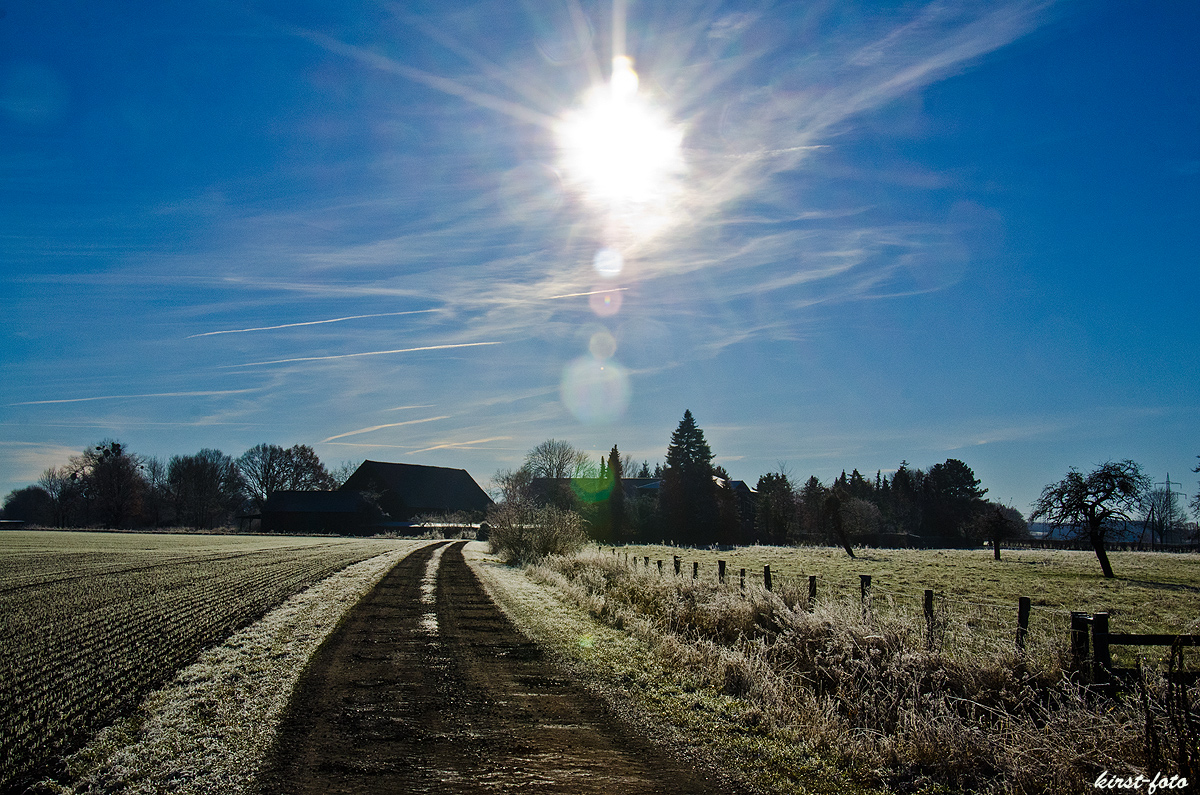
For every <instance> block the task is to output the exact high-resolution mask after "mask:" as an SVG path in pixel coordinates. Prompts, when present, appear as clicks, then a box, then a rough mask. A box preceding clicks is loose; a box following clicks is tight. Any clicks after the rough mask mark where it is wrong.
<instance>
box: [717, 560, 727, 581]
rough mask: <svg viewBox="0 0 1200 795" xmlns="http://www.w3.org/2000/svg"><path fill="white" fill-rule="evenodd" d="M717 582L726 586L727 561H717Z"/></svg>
mask: <svg viewBox="0 0 1200 795" xmlns="http://www.w3.org/2000/svg"><path fill="white" fill-rule="evenodd" d="M717 581H718V582H720V583H721V584H722V585H724V584H725V561H723V560H718V561H717Z"/></svg>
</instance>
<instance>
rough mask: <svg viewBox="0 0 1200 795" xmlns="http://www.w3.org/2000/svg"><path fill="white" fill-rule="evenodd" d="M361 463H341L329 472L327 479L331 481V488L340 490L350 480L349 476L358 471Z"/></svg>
mask: <svg viewBox="0 0 1200 795" xmlns="http://www.w3.org/2000/svg"><path fill="white" fill-rule="evenodd" d="M362 463H363V462H362V461H343V462H342V463H340V464H338V465H337V466H335V467H334V468H333V469H331V470H329V477H330V478H332V479H333V488H335V489H340V488H341V487H342V486H343V484H345V482H346V481H347V480H349V479H350V476H351V475H353V474H354V473H355V472H357V471H358V468H359V467H360V466H362Z"/></svg>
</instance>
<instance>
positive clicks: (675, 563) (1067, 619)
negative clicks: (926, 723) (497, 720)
mask: <svg viewBox="0 0 1200 795" xmlns="http://www.w3.org/2000/svg"><path fill="white" fill-rule="evenodd" d="M609 549H610V550H611V553H612V554H613V555H617V556H622V555H623V556H624V560H625V562H626V564H627V565H629V566H630V567H636V568H637V569H638V570H640V571H642V572H644V573H647V574H654V573H657V574H659V575H661V576H677V577H681V578H691V579H694V580H698V581H704V582H707V583H710V584H711V585H713V586H714V587H718V588H727V589H730V590H742V591H744V590H746V589H750V588H763V589H766V590H769V591H772V592H774V593H776V594H778V595H779V596H780V597H781V598H782V599H783V601H784V602H785V604H787V605H788V606H789V607H794V608H802V609H809V610H813V609H817V608H818V607H820V606H822V605H840V606H843V607H844V606H846V605H853V606H855V607H856V608H858V610H860V611H861V614H862V617H863V619H864V620H869V621H872V622H876V623H878V624H879V625H880V626H883V625H887V626H888V627H890V628H893V629H894V628H898V627H899V628H904V627H906V628H908V629H909V630H910V631H914V628H916V630H918V631H921V632H922V633H923V639H924V643H925V646H926V648H929V649H937V650H939V651H941V652H942V653H944V654H947V655H949V656H956V655H958V654H962V655H976V654H979V653H990V654H1011V653H1016V654H1019V655H1024V656H1026V657H1028V658H1035V659H1040V660H1043V661H1047V662H1053V663H1054V664H1056V665H1059V666H1062V667H1064V668H1066V667H1068V666H1069V665H1071V656H1072V649H1071V642H1072V641H1071V629H1072V623H1071V620H1072V619H1071V616H1072V612H1071V611H1070V610H1067V609H1066V608H1060V607H1050V606H1046V605H1037V604H1034V603H1033V599H1032V597H1020V598H1018V599H1016V600H1014V601H989V600H986V599H971V598H964V597H962V596H958V595H954V594H948V593H945V592H935V591H934V590H932V589H925V590H923V591H919V592H918V591H912V590H904V589H900V588H895V587H890V586H889V585H888V583H886V582H885V581H881V580H879V579H878V578H876V577H874V576H872V575H865V574H864V575H859V576H858V578H857V582H856V581H854V579H853V578H852V577H836V578H829V577H826V576H824V575H796V574H793V573H786V574H783V573H779V572H773V571H772V570H771V567H770V565H763V566H762V567H761V568H754V569H749V568H746V567H742V566H737V567H734V566H733V565H731V563H730V562H729V561H726V560H721V559H717V560H716V561H715V563H714V561H712V560H706V561H698V560H686V559H684V558H683V557H681V556H678V555H674V556H672V557H671V558H670V559H668V558H660V557H657V556H653V555H644V554H642V555H638V554H631V553H629V552H627V551H624V550H621V549H619V548H615V547H610V548H609ZM603 550H604V548H603V547H601V548H600V551H601V552H603ZM1146 656H1147V653H1146V652H1142V651H1139V650H1137V649H1135V648H1134V647H1124V648H1120V649H1118V650H1117V651H1116V652H1115V657H1114V664H1122V665H1127V666H1132V665H1135V664H1137V663H1138V662H1139V661H1141V662H1142V663H1143V664H1148V663H1150V664H1152V663H1154V662H1155V661H1156V660H1155V659H1150V660H1147V659H1146ZM1160 656H1163V655H1162V654H1157V653H1150V657H1151V658H1156V657H1160ZM1160 662H1161V661H1160Z"/></svg>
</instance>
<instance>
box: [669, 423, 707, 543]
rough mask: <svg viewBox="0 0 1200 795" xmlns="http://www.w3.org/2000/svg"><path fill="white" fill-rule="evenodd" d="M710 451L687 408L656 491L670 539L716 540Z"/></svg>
mask: <svg viewBox="0 0 1200 795" xmlns="http://www.w3.org/2000/svg"><path fill="white" fill-rule="evenodd" d="M712 459H713V453H712V449H711V448H709V446H708V442H707V441H705V439H704V431H702V430H701V429H700V427H699V426H698V425H696V419H695V418H694V417H693V416H692V412H691V411H690V410H687V411H684V413H683V419H682V420H680V422H679V427H678V428H676V429H675V432H674V433H672V434H671V443H670V444H669V445H668V446H667V466H666V469H665V470H664V472H663V479H662V485H661V487H660V493H659V510H660V511H661V512H662V517H663V524H664V527H665V529H666V530H667V532H668V533H669V534H670V537H671V539H672V540H675V541H680V542H682V543H685V544H697V545H699V544H711V543H714V542H715V541H717V540H718V538H717V536H718V534H719V532H720V526H721V525H720V514H719V511H718V506H717V492H716V485H715V484H714V483H713V466H712Z"/></svg>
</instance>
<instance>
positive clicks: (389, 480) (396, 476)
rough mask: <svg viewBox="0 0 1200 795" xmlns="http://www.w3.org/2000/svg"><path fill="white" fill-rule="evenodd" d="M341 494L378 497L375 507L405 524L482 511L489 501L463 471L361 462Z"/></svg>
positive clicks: (343, 486) (420, 465) (414, 465)
mask: <svg viewBox="0 0 1200 795" xmlns="http://www.w3.org/2000/svg"><path fill="white" fill-rule="evenodd" d="M341 491H352V492H365V493H370V494H377V495H378V496H379V507H381V508H383V510H385V511H387V512H388V514H389V515H391V517H392V519H395V520H397V521H402V522H407V521H411V520H412V519H413V518H414V517H417V516H420V515H422V514H444V513H453V512H456V511H466V512H469V513H474V512H482V511H486V510H487V509H488V508H489V507H491V505H492V499H491V497H488V495H487V494H486V493H485V492H484V490H483V489H481V488H480V487H479V484H478V483H476V482H475V479H474V478H472V477H471V476H470V474H468V473H467V471H466V470H465V469H450V468H448V467H431V466H424V465H422V464H392V463H388V462H386V461H364V462H363V463H362V466H360V467H359V468H358V469H356V470H355V471H354V474H353V475H351V476H350V477H349V478H348V479H347V480H346V482H345V483H344V484H342V488H341Z"/></svg>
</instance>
